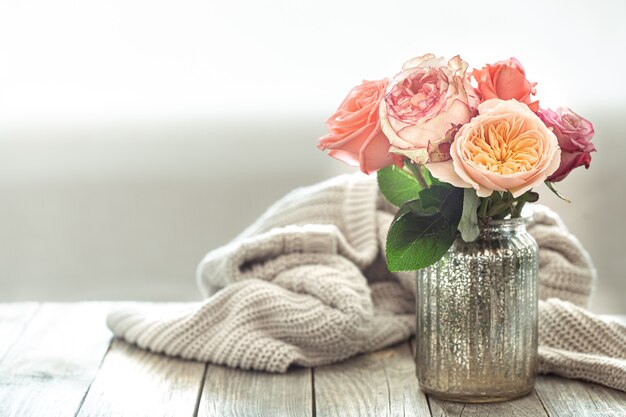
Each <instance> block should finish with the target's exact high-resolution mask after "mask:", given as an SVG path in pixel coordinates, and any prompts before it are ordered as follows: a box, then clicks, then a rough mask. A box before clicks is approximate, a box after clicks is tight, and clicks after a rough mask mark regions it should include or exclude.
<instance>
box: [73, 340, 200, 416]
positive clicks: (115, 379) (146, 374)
mask: <svg viewBox="0 0 626 417" xmlns="http://www.w3.org/2000/svg"><path fill="white" fill-rule="evenodd" d="M205 369H206V365H205V364H204V363H200V362H194V361H188V360H184V359H178V358H171V357H167V356H164V355H160V354H155V353H151V352H148V351H145V350H142V349H139V348H137V347H136V346H134V345H130V344H128V343H126V342H124V341H122V340H119V339H116V340H114V341H113V343H112V344H111V349H110V350H109V352H108V353H107V355H106V357H105V359H104V362H103V363H102V367H101V368H100V372H99V373H98V376H97V377H96V379H95V380H94V381H93V384H91V388H90V389H89V393H88V394H87V397H86V398H85V401H84V403H83V405H82V407H81V409H80V412H79V414H78V416H79V417H87V416H90V417H96V416H116V417H124V416H133V417H141V416H150V417H159V416H180V417H185V416H189V417H193V416H194V415H195V411H196V406H197V403H198V395H199V393H200V389H201V387H202V380H203V377H204V372H205Z"/></svg>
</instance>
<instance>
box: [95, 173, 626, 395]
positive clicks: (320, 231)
mask: <svg viewBox="0 0 626 417" xmlns="http://www.w3.org/2000/svg"><path fill="white" fill-rule="evenodd" d="M393 213H394V208H393V207H392V206H391V205H389V204H388V203H387V202H386V201H385V200H384V198H382V197H381V196H380V194H379V192H378V187H377V184H376V181H375V179H374V178H371V177H368V176H365V175H362V174H354V175H343V176H339V177H336V178H333V179H331V180H328V181H325V182H323V183H320V184H316V185H313V186H310V187H305V188H300V189H296V190H295V191H293V192H291V193H289V194H288V195H287V196H285V197H284V198H282V199H281V200H279V201H278V202H276V203H275V204H274V205H273V206H272V207H270V208H269V209H268V210H267V211H266V212H265V213H264V214H263V215H262V216H261V217H260V218H259V219H258V220H257V221H256V222H255V223H254V224H252V225H251V226H250V227H248V228H247V229H246V230H245V231H244V232H242V233H241V234H240V235H239V236H237V237H236V238H235V239H234V240H233V241H232V242H230V243H229V244H227V245H225V246H223V247H221V248H219V249H216V250H214V251H212V252H210V253H209V254H207V255H206V257H205V258H204V259H203V260H202V262H201V263H200V265H199V266H198V273H197V277H198V284H199V286H200V288H201V290H202V292H203V294H204V296H205V297H206V299H205V300H204V301H203V302H201V303H185V304H149V303H134V304H128V305H124V306H122V307H120V308H118V309H117V310H116V311H114V312H112V313H111V314H110V315H109V317H108V320H107V322H108V326H109V328H110V329H111V330H112V331H113V332H114V333H115V334H116V335H117V336H118V337H121V338H124V339H126V340H127V341H129V342H131V343H135V344H137V345H138V346H140V347H142V348H145V349H149V350H151V351H154V352H161V353H164V354H167V355H171V356H180V357H183V358H188V359H195V360H199V361H203V362H205V361H206V362H211V363H216V364H222V365H228V366H231V367H238V368H243V369H255V370H262V371H270V372H286V371H287V369H288V367H289V366H290V365H294V364H295V365H302V366H317V365H323V364H328V363H333V362H338V361H341V360H343V359H346V358H348V357H351V356H354V355H356V354H358V353H362V352H369V351H374V350H377V349H381V348H383V347H386V346H390V345H393V344H395V343H398V342H401V341H403V340H406V339H408V338H409V337H410V336H411V335H413V334H415V276H414V274H413V273H390V272H389V271H388V270H387V268H386V265H385V260H384V247H385V244H384V242H385V238H386V233H387V230H388V228H389V224H390V223H391V221H392V219H393ZM528 230H529V232H530V233H531V235H532V236H533V237H534V238H535V239H536V240H537V243H538V244H539V295H540V298H541V299H542V300H546V299H548V300H547V301H540V315H539V321H540V329H539V341H540V350H539V352H540V357H541V360H540V372H544V373H555V374H558V375H562V376H566V377H571V378H580V379H585V380H589V381H594V382H598V383H601V384H605V385H608V386H611V387H614V388H619V389H621V390H626V330H625V329H626V327H624V326H621V325H619V324H616V323H611V322H607V321H604V320H602V319H600V318H598V317H597V316H594V315H593V314H591V313H589V312H588V311H586V310H584V309H583V307H586V306H587V305H588V303H589V299H590V295H591V292H592V289H593V282H594V279H595V271H594V269H593V266H592V264H591V261H590V259H589V256H588V255H587V253H586V251H585V250H584V249H583V248H582V246H581V245H580V243H579V242H578V241H577V240H576V238H574V237H573V236H572V235H571V234H570V233H569V232H568V231H567V229H566V228H565V227H564V226H563V224H562V223H561V221H560V220H559V218H558V217H557V216H556V215H555V214H554V213H552V212H551V211H550V210H548V209H546V208H545V207H542V206H536V207H535V215H534V220H533V222H532V223H531V224H530V225H529V227H528ZM551 297H556V298H551Z"/></svg>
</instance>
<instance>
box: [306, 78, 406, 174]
mask: <svg viewBox="0 0 626 417" xmlns="http://www.w3.org/2000/svg"><path fill="white" fill-rule="evenodd" d="M388 83H389V80H388V79H384V80H380V81H363V83H362V84H361V85H358V86H356V87H354V88H353V89H352V90H351V91H350V93H348V96H347V97H346V98H345V99H344V100H343V102H342V103H341V105H340V106H339V108H338V109H337V111H336V112H335V114H333V115H332V116H330V118H328V120H326V126H327V127H328V130H329V131H330V133H328V135H326V136H324V137H322V138H320V140H319V142H318V145H317V147H318V148H319V149H321V150H326V149H330V151H329V152H328V155H329V156H332V157H333V158H336V159H338V160H340V161H343V162H345V163H347V164H349V165H352V166H359V167H360V168H361V171H363V172H364V173H366V174H371V173H372V172H375V171H378V170H379V169H381V168H384V167H386V166H388V165H391V164H392V163H394V161H395V159H394V157H393V156H391V155H389V141H388V140H387V137H386V136H385V135H384V134H383V132H382V131H381V129H380V118H379V115H378V108H379V105H380V102H381V100H382V99H383V97H384V96H385V91H386V88H387V84H388Z"/></svg>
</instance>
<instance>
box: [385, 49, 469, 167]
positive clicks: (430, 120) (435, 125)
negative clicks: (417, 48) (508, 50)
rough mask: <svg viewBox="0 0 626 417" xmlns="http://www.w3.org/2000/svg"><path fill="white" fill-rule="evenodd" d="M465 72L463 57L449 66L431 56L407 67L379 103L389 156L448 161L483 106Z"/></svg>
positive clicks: (455, 58)
mask: <svg viewBox="0 0 626 417" xmlns="http://www.w3.org/2000/svg"><path fill="white" fill-rule="evenodd" d="M466 70H467V63H466V62H464V61H462V60H461V58H460V57H459V56H458V55H457V56H455V57H454V58H452V59H451V60H449V61H448V62H447V63H446V61H445V59H444V58H436V57H435V56H434V55H433V54H427V55H424V56H422V57H418V58H414V59H412V60H410V61H408V62H407V63H405V64H404V66H403V67H402V72H400V73H399V74H398V75H396V76H395V77H394V79H393V82H392V83H391V85H390V86H389V88H388V93H387V95H386V96H385V99H384V100H383V101H382V102H381V103H380V125H381V128H382V130H383V132H385V135H387V138H389V142H390V143H391V148H390V149H389V151H390V152H392V153H395V154H398V155H404V156H407V157H409V158H410V159H412V160H413V161H415V162H419V163H426V162H428V161H442V160H446V159H449V155H448V154H447V146H449V142H451V141H452V138H453V137H454V133H456V130H457V129H458V128H459V125H462V124H465V123H467V122H469V121H470V119H471V118H472V116H473V115H474V114H475V113H476V107H477V106H478V103H479V99H478V95H477V94H476V91H475V90H474V88H473V87H472V86H471V85H470V82H469V78H468V77H467V75H466V74H465V72H466Z"/></svg>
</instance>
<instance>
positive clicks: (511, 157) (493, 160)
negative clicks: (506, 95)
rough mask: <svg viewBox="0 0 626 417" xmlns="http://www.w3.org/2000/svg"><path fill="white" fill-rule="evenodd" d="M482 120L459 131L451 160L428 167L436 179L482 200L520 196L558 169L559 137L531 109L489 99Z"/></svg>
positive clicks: (507, 101)
mask: <svg viewBox="0 0 626 417" xmlns="http://www.w3.org/2000/svg"><path fill="white" fill-rule="evenodd" d="M478 113H479V115H478V116H476V117H475V118H473V119H472V120H471V121H470V122H469V123H468V124H466V125H464V126H463V127H461V129H460V130H459V132H458V133H457V135H456V137H455V139H454V142H453V143H452V147H451V148H450V155H451V156H452V160H451V161H446V162H439V163H430V164H428V165H427V167H428V169H429V170H430V172H431V173H432V174H433V176H435V177H437V178H439V179H440V180H441V181H444V182H447V183H450V184H452V185H454V186H456V187H463V188H469V187H472V188H474V189H475V190H476V193H477V194H478V196H479V197H488V196H490V195H491V194H492V193H493V191H510V192H511V193H512V194H513V196H514V197H519V196H520V195H522V194H524V193H525V192H526V191H528V190H530V189H531V188H533V187H534V186H536V185H538V184H541V183H542V182H543V181H545V179H546V178H547V177H549V176H550V175H551V174H552V173H553V172H554V171H556V169H557V168H558V167H559V162H560V150H559V145H558V141H557V138H556V136H555V135H554V133H552V131H551V130H550V129H548V128H547V127H546V125H545V124H544V123H543V122H542V121H541V119H540V118H539V117H538V116H537V115H536V114H535V113H533V112H532V111H531V110H530V109H529V108H528V106H526V105H525V104H522V103H520V102H518V101H516V100H506V101H504V100H500V99H491V100H487V101H485V102H484V103H482V104H481V105H480V106H478Z"/></svg>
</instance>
